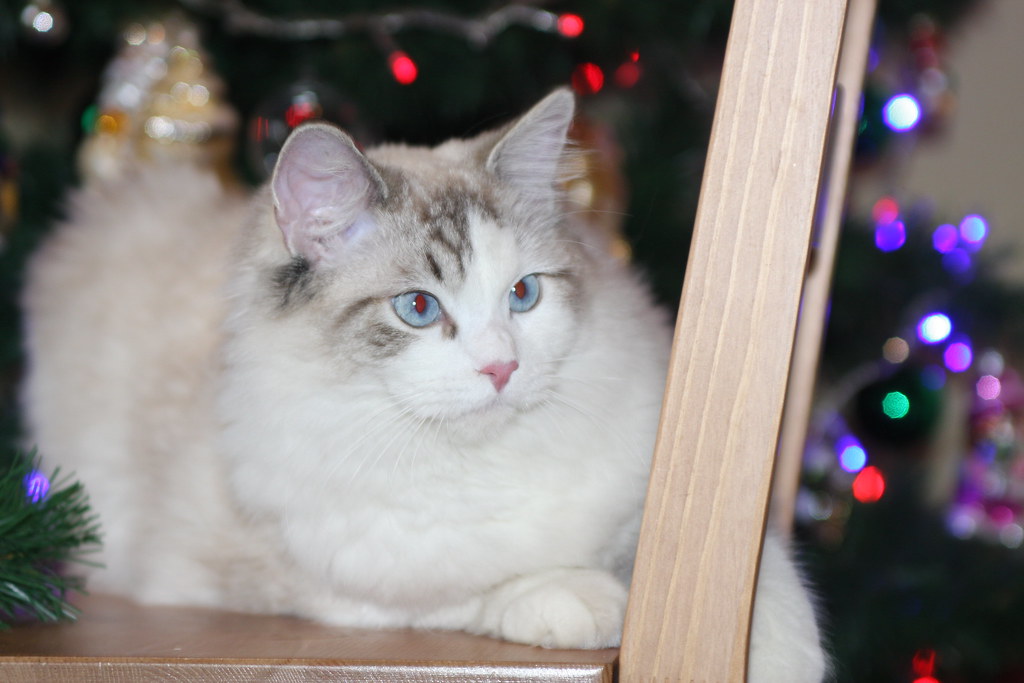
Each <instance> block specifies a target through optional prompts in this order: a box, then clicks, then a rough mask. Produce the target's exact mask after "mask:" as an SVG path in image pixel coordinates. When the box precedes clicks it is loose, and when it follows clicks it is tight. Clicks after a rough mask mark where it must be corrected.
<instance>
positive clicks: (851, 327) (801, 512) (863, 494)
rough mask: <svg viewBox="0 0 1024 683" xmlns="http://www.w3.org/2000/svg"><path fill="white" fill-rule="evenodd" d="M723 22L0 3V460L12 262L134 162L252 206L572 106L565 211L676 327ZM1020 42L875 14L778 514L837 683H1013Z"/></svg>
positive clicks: (1018, 20) (558, 7) (1012, 11)
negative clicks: (575, 215)
mask: <svg viewBox="0 0 1024 683" xmlns="http://www.w3.org/2000/svg"><path fill="white" fill-rule="evenodd" d="M731 4H732V3H731V2H729V1H728V0H691V1H689V2H679V3H665V2H661V0H632V1H631V2H621V1H619V0H601V1H599V2H586V3H585V2H582V0H566V1H552V2H527V3H513V4H505V3H502V2H481V1H476V0H438V1H436V2H413V1H411V0H410V1H409V2H402V3H398V2H390V1H386V2H385V1H378V2H371V1H370V0H351V1H350V2H346V3H338V2H334V1H331V0H176V1H172V0H90V2H87V3H85V2H73V1H72V0H4V3H3V4H2V5H0V447H2V454H3V457H4V458H7V459H14V458H15V457H16V454H18V453H23V452H24V451H25V450H26V449H29V448H31V444H26V443H23V442H22V440H21V425H20V422H19V416H18V406H17V396H16V393H17V384H18V378H19V376H20V373H21V369H22V353H21V347H20V343H21V342H20V313H19V310H18V304H17V297H18V291H19V288H20V286H21V277H22V272H23V266H24V262H25V258H26V256H27V255H28V254H29V253H31V251H32V249H33V248H34V247H35V246H36V245H37V244H38V243H39V241H40V239H41V238H42V237H43V236H44V235H45V234H46V232H47V230H48V229H49V228H50V226H52V224H53V223H54V221H56V220H59V218H60V217H61V215H62V211H63V203H62V201H63V197H64V195H65V193H66V192H67V190H68V189H69V188H71V187H73V186H75V185H76V184H79V183H81V182H83V181H84V180H85V179H88V178H107V179H112V180H114V181H115V182H116V179H117V177H118V174H119V173H121V172H122V171H123V167H124V163H125V160H127V159H130V158H134V157H140V156H141V157H145V158H157V157H177V158H183V159H186V160H192V161H193V162H194V163H196V164H210V165H213V166H214V167H215V168H217V169H218V171H219V172H220V173H221V175H222V177H223V178H224V179H225V180H226V182H228V183H231V184H236V185H238V186H241V187H245V186H250V185H255V184H257V183H259V182H261V181H262V180H263V179H265V178H266V175H267V170H268V167H270V166H272V164H273V161H274V159H275V155H276V152H277V150H278V149H279V147H280V145H281V143H282V142H283V139H284V137H285V136H286V135H287V133H288V131H289V130H291V128H293V127H294V126H296V125H298V124H299V123H301V122H302V121H305V120H308V119H311V118H324V119H328V120H332V121H335V122H337V123H339V124H341V125H342V126H344V127H345V128H346V129H348V130H349V131H350V132H352V133H353V134H354V135H355V137H356V138H357V139H358V140H359V141H360V143H361V144H364V145H372V144H373V143H374V142H376V141H383V140H400V141H406V142H410V143H424V144H433V143H437V142H440V141H442V140H444V139H446V138H448V137H451V136H471V135H473V134H475V133H477V132H480V131H482V130H485V129H487V128H490V127H492V126H494V125H496V124H498V123H499V122H502V121H504V120H507V119H508V118H510V117H512V116H514V115H516V114H518V113H520V112H522V111H524V110H525V109H527V108H528V107H529V106H530V105H531V104H532V103H533V102H535V101H536V100H537V99H539V98H540V97H542V96H543V95H544V94H546V93H547V92H549V91H550V90H551V89H553V88H554V87H557V86H560V85H565V84H569V85H571V87H572V88H573V89H574V90H575V91H576V92H577V94H578V97H579V101H580V104H581V110H582V114H581V116H580V119H579V121H578V123H577V124H576V125H575V126H574V129H573V136H574V137H575V138H576V140H577V141H578V143H579V144H580V145H582V146H583V147H585V148H587V149H588V150H590V151H591V152H592V153H591V154H590V155H589V156H588V157H587V162H586V168H585V169H584V170H585V172H584V174H583V177H582V178H581V179H580V180H579V181H576V182H575V183H574V184H573V185H572V186H571V187H570V188H569V189H570V192H572V194H573V196H574V198H575V199H576V200H577V201H579V202H580V203H582V204H583V205H584V206H586V207H588V208H590V209H592V210H593V216H594V221H593V222H594V227H595V229H597V230H602V231H605V232H606V234H607V236H608V238H609V242H610V244H611V245H612V248H614V249H616V251H617V252H618V253H620V254H621V255H622V256H623V258H631V259H633V260H634V261H635V262H636V263H637V264H638V265H639V267H640V268H642V269H643V270H644V271H645V272H646V273H647V275H648V277H649V279H650V281H651V283H652V286H653V287H654V289H655V291H656V292H657V295H658V297H659V298H660V299H661V300H662V301H664V302H665V303H666V304H667V305H668V306H670V307H672V308H673V309H674V307H675V301H676V300H677V297H678V294H679V290H680V286H681V282H682V276H683V273H682V269H683V264H684V263H685V254H686V249H687V245H688V241H689V234H690V229H691V225H692V222H693V217H694V214H695V210H696V201H697V194H698V191H699V185H700V178H701V174H702V166H703V161H704V155H705V151H706V144H707V138H708V132H709V130H710V124H711V117H712V114H713V109H714V102H715V96H716V89H717V83H718V77H719V70H720V64H721V59H722V54H723V51H724V46H725V40H726V34H727V31H728V23H729V19H730V13H731ZM1022 32H1024V3H1021V2H1019V1H1018V0H880V7H879V16H878V21H877V24H876V28H875V35H874V40H873V48H872V51H871V58H870V63H869V64H868V65H867V75H866V84H865V91H864V97H863V110H862V118H861V123H860V127H859V132H858V136H857V141H856V160H855V169H854V172H853V175H852V182H851V189H850V198H849V202H848V208H847V212H846V213H847V215H846V219H845V222H844V232H843V237H842V241H841V244H840V248H839V254H838V258H837V268H836V273H835V280H834V291H833V297H832V304H831V309H830V311H831V312H830V319H829V328H828V332H827V338H826V342H825V352H824V359H823V365H822V368H821V373H820V380H819V387H818V390H817V394H816V399H815V412H814V416H813V420H812V425H811V429H810V433H809V435H808V442H807V448H806V456H805V463H804V469H803V473H802V481H801V490H800V495H799V500H798V509H797V537H798V539H799V541H800V554H801V557H802V560H803V562H804V564H805V565H806V566H807V568H808V571H809V574H810V575H811V576H812V578H813V580H814V582H815V583H816V584H817V586H818V590H819V593H820V595H821V599H822V613H823V619H824V623H825V626H826V632H827V634H828V638H829V642H830V648H831V650H832V652H833V653H834V656H835V659H836V669H837V679H838V680H839V681H857V682H861V681H908V682H909V681H915V682H917V683H930V682H933V681H941V682H942V683H954V682H968V681H969V682H972V683H975V682H979V681H980V682H987V681H991V682H1000V683H1003V682H1010V681H1024V648H1022V647H1021V646H1020V643H1021V642H1024V624H1022V622H1024V547H1022V546H1024V384H1022V383H1021V379H1020V375H1019V369H1020V368H1021V367H1022V364H1024V357H1022V352H1024V254H1022V249H1021V241H1022V240H1024V232H1022V230H1021V227H1022V226H1021V217H1022V215H1024V192H1022V190H1021V185H1022V181H1024V135H1022V133H1021V131H1022V130H1024V87H1022V85H1024V75H1022V73H1021V71H1020V65H1021V64H1022V63H1024V54H1022V51H1024V48H1022V47H1021V45H1022V41H1021V33H1022ZM44 455H45V454H44ZM1018 619H1021V622H1018Z"/></svg>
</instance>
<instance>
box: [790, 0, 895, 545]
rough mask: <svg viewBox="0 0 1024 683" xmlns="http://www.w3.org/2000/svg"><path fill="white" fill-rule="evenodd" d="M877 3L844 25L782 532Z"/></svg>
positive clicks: (800, 351) (798, 348) (793, 393)
mask: <svg viewBox="0 0 1024 683" xmlns="http://www.w3.org/2000/svg"><path fill="white" fill-rule="evenodd" d="M876 4H877V2H876V0H849V8H848V11H847V16H846V25H845V28H844V30H843V48H842V52H840V55H839V71H838V76H837V92H839V93H840V94H839V96H838V97H837V102H836V106H835V112H834V114H833V117H832V132H831V141H830V143H829V147H830V154H829V159H828V166H827V169H826V174H825V188H824V191H823V193H822V195H821V198H820V204H819V206H818V210H817V215H818V216H819V218H820V224H819V225H818V227H817V230H816V234H815V244H814V251H813V252H812V258H811V263H810V267H809V268H808V271H807V278H806V280H805V282H804V295H803V301H802V302H801V303H800V318H799V320H798V322H797V330H796V343H795V346H794V348H793V366H792V368H791V369H790V373H789V386H788V388H787V390H786V405H785V410H784V412H783V415H782V431H781V434H780V436H779V455H778V461H777V463H776V471H775V479H774V482H773V484H772V502H771V518H772V523H773V524H774V525H775V527H776V528H777V529H778V530H779V531H780V532H782V533H783V534H789V532H790V530H791V529H792V526H793V511H794V507H795V504H796V494H797V491H798V490H799V486H800V467H801V465H802V463H803V456H804V450H805V448H806V445H807V425H808V423H809V422H810V418H811V403H812V400H813V398H814V383H815V379H816V377H817V375H818V364H819V361H820V357H821V344H822V340H823V337H824V335H825V319H826V311H827V309H828V300H829V293H830V290H831V284H832V270H833V267H834V265H835V256H836V246H837V244H838V243H839V227H840V223H841V222H842V214H843V206H844V204H845V200H846V181H847V179H848V177H849V170H850V161H851V159H852V158H853V145H854V139H855V138H856V133H857V123H858V119H859V111H858V110H859V107H860V92H861V89H862V87H863V83H864V71H865V69H866V67H867V59H868V48H870V47H871V29H872V26H873V24H874V18H875V5H876Z"/></svg>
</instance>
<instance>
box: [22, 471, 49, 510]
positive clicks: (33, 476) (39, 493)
mask: <svg viewBox="0 0 1024 683" xmlns="http://www.w3.org/2000/svg"><path fill="white" fill-rule="evenodd" d="M24 484H25V494H26V495H27V496H28V499H29V500H30V501H32V502H33V503H38V502H39V501H41V500H42V499H44V498H46V494H48V493H49V492H50V480H49V479H47V478H46V475H45V474H43V473H42V472H40V471H39V470H32V471H31V472H29V473H28V474H27V475H25V481H24Z"/></svg>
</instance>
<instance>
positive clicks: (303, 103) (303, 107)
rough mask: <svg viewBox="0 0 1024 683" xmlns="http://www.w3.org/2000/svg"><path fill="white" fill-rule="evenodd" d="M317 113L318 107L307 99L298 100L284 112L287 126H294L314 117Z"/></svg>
mask: <svg viewBox="0 0 1024 683" xmlns="http://www.w3.org/2000/svg"><path fill="white" fill-rule="evenodd" d="M318 114H319V107H317V106H316V105H315V103H314V102H310V101H309V100H300V101H298V102H294V103H292V104H291V105H289V106H288V109H286V110H285V112H284V120H285V123H287V124H288V127H289V128H295V127H296V126H297V125H299V124H300V123H302V122H303V121H308V120H310V119H313V118H316V117H317V116H318Z"/></svg>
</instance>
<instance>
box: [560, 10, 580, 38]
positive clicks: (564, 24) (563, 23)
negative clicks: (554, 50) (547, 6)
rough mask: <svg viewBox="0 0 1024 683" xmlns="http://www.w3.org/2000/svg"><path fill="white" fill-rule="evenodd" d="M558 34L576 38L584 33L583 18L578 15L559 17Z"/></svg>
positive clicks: (562, 15)
mask: <svg viewBox="0 0 1024 683" xmlns="http://www.w3.org/2000/svg"><path fill="white" fill-rule="evenodd" d="M558 32H559V33H561V34H562V35H563V36H565V37H566V38H575V37H577V36H578V35H579V34H581V33H583V17H581V16H580V15H578V14H569V13H566V14H561V15H559V16H558Z"/></svg>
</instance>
